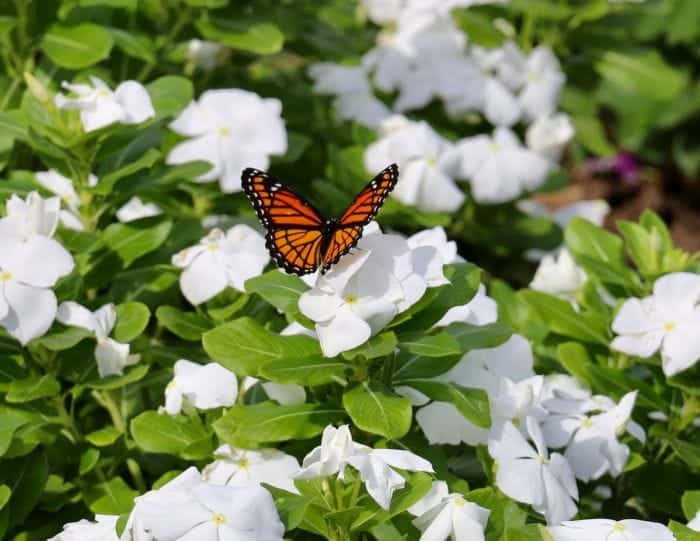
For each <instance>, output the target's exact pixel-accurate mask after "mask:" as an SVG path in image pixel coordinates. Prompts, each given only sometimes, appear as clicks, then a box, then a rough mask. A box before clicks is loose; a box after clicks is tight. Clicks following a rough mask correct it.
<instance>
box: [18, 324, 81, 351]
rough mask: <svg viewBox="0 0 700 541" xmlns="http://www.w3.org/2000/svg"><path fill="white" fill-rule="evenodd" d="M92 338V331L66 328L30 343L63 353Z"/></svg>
mask: <svg viewBox="0 0 700 541" xmlns="http://www.w3.org/2000/svg"><path fill="white" fill-rule="evenodd" d="M91 336H94V333H93V332H92V331H88V330H87V329H83V328H82V327H66V328H64V329H60V330H59V331H57V332H53V333H50V334H46V335H44V336H42V337H41V338H37V339H36V340H33V341H32V343H33V344H36V345H40V346H43V347H45V348H46V349H48V350H51V351H63V350H66V349H70V348H72V347H73V346H75V345H76V344H78V343H80V342H82V341H83V340H84V339H85V338H88V337H91Z"/></svg>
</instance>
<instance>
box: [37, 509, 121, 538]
mask: <svg viewBox="0 0 700 541" xmlns="http://www.w3.org/2000/svg"><path fill="white" fill-rule="evenodd" d="M118 519H119V517H118V516H117V515H95V522H90V521H89V520H85V519H83V520H80V521H78V522H69V523H68V524H66V525H65V526H63V531H62V532H61V533H58V534H56V535H54V536H53V537H51V538H50V539H48V541H118V540H119V538H118V537H117V520H118Z"/></svg>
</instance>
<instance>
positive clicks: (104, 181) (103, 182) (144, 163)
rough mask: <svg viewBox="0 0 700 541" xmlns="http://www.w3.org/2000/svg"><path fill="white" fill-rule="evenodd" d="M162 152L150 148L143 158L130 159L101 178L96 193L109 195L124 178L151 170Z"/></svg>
mask: <svg viewBox="0 0 700 541" xmlns="http://www.w3.org/2000/svg"><path fill="white" fill-rule="evenodd" d="M160 157H161V155H160V151H159V150H157V149H155V148H149V149H147V150H146V152H144V153H143V154H142V155H141V156H139V157H138V158H135V159H129V160H128V161H127V162H126V163H125V164H124V165H122V166H121V167H119V168H118V169H115V170H112V171H110V172H109V173H106V174H105V175H103V176H102V177H100V182H99V184H98V185H97V186H95V188H94V190H93V191H94V192H95V193H96V194H100V195H108V194H110V193H112V191H113V189H114V185H115V184H116V183H117V182H118V181H119V180H121V179H122V178H125V177H128V176H129V175H133V174H134V173H136V172H138V171H141V170H142V169H150V168H151V167H153V165H154V164H155V163H156V162H157V161H158V160H159V159H160Z"/></svg>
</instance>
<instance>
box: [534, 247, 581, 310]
mask: <svg viewBox="0 0 700 541" xmlns="http://www.w3.org/2000/svg"><path fill="white" fill-rule="evenodd" d="M587 280H588V276H587V275H586V273H585V271H584V270H583V269H582V268H581V267H579V266H578V265H577V264H576V261H574V258H573V257H571V253H569V250H567V249H566V248H562V249H561V250H560V251H559V255H558V256H555V255H552V254H548V255H545V256H544V257H543V258H542V261H540V265H539V267H537V271H536V272H535V276H534V277H533V279H532V282H530V288H532V289H534V290H536V291H542V292H544V293H549V294H550V295H554V296H555V297H561V298H562V299H566V300H568V301H571V302H576V295H577V294H578V292H579V291H581V288H582V287H583V286H584V285H585V283H586V281H587Z"/></svg>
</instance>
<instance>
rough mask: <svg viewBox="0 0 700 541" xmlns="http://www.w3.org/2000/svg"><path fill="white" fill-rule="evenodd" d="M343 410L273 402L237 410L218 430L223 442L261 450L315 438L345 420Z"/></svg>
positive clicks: (232, 410) (216, 426)
mask: <svg viewBox="0 0 700 541" xmlns="http://www.w3.org/2000/svg"><path fill="white" fill-rule="evenodd" d="M343 413H344V412H343V410H342V409H339V408H337V407H333V406H331V405H328V404H298V405H294V406H279V405H277V404H275V403H274V402H271V401H266V402H262V403H260V404H255V405H253V406H241V405H237V406H233V407H232V408H230V409H229V410H228V411H227V412H226V413H225V414H224V415H223V416H222V417H221V418H220V419H218V420H217V421H215V422H214V424H213V426H214V430H215V431H216V434H217V435H218V436H219V438H221V439H222V440H223V441H226V442H229V443H231V444H233V445H239V446H243V447H245V445H252V446H259V445H260V444H262V443H267V442H279V441H288V440H299V439H302V440H303V439H308V438H313V437H314V436H317V435H318V434H320V433H321V432H322V431H323V429H324V428H325V427H326V426H327V425H328V424H330V423H333V422H336V421H338V420H339V419H341V418H342V416H343Z"/></svg>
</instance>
